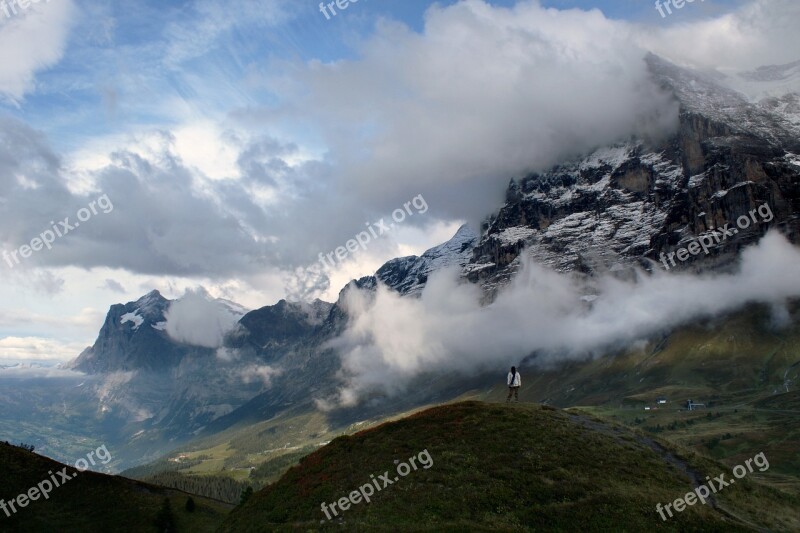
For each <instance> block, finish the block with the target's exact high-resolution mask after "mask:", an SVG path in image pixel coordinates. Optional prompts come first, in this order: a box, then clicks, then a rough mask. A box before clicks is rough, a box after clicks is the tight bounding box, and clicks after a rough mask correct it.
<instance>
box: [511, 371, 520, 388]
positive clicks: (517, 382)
mask: <svg viewBox="0 0 800 533" xmlns="http://www.w3.org/2000/svg"><path fill="white" fill-rule="evenodd" d="M508 386H509V387H521V386H522V378H521V377H520V375H519V370H517V373H516V374H515V375H514V379H513V383H512V379H511V372H509V373H508Z"/></svg>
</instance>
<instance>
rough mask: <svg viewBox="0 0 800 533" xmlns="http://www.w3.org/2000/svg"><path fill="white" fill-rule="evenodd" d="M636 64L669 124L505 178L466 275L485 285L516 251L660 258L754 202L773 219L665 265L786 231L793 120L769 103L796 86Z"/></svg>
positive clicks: (700, 259)
mask: <svg viewBox="0 0 800 533" xmlns="http://www.w3.org/2000/svg"><path fill="white" fill-rule="evenodd" d="M648 63H649V66H650V70H651V72H652V73H653V75H654V76H655V78H656V79H657V80H658V81H659V82H660V83H661V84H662V85H663V86H664V87H665V88H667V89H669V90H671V91H672V93H673V94H674V95H675V98H676V99H677V100H678V102H679V104H680V116H679V127H678V131H677V133H676V134H675V135H674V136H673V137H671V138H670V139H667V140H666V141H662V142H660V143H652V142H646V141H644V140H632V141H630V142H627V143H622V144H619V145H616V146H612V147H604V148H601V149H599V150H597V151H596V152H594V153H592V154H590V155H589V156H587V157H583V158H579V159H576V160H574V161H571V162H568V163H565V164H562V165H559V166H557V167H554V168H552V169H550V170H548V171H546V172H542V173H537V174H531V175H529V176H525V177H524V178H522V179H519V180H514V181H512V183H511V184H510V186H509V188H508V192H507V201H506V204H505V205H504V206H503V207H502V208H501V209H500V210H499V211H498V213H497V214H496V215H494V216H493V217H491V218H490V219H489V221H488V222H487V224H486V225H485V227H484V233H483V235H482V237H481V239H480V242H479V243H478V244H477V246H476V248H475V251H474V255H473V257H472V258H471V259H470V261H469V262H468V264H467V265H466V266H465V267H464V271H463V273H464V276H465V277H466V278H468V279H469V280H470V281H472V282H475V283H481V284H482V285H483V286H484V287H485V288H486V290H487V291H488V292H490V293H491V292H492V291H494V290H496V289H497V287H499V286H501V285H502V284H504V283H505V282H506V281H507V280H508V279H509V278H510V277H511V276H512V275H513V273H514V272H515V271H516V270H517V269H518V268H519V266H520V254H521V253H522V251H523V250H527V253H528V254H530V255H531V256H532V257H533V258H534V259H535V260H536V261H537V262H539V263H542V264H545V265H549V266H550V267H552V268H553V269H556V270H559V271H578V272H583V273H586V274H593V273H597V272H599V271H607V270H611V271H619V270H624V269H626V268H628V267H630V266H631V265H639V266H641V267H643V268H645V269H648V270H650V269H653V268H661V266H660V265H659V264H658V260H659V257H660V255H661V253H668V252H670V251H673V250H674V249H675V248H677V247H682V246H684V245H686V244H687V243H688V242H689V241H690V240H692V239H693V238H694V237H695V236H698V235H700V234H702V233H705V232H707V231H709V230H711V229H713V228H722V227H724V226H725V225H726V224H731V226H733V225H734V224H735V222H736V220H737V219H738V218H739V217H741V216H748V214H749V213H750V212H751V211H752V210H753V209H757V208H758V207H759V206H761V205H763V204H764V203H767V204H768V205H769V206H770V208H771V211H772V213H773V214H774V219H772V220H770V221H768V222H767V221H763V220H759V223H757V224H756V223H754V224H752V225H751V227H750V228H748V230H747V231H740V232H738V233H737V234H736V235H735V236H733V237H731V238H728V239H726V240H725V241H723V242H720V243H718V244H717V243H715V245H714V247H713V250H712V251H711V252H710V253H709V254H708V255H706V254H699V255H697V256H692V257H691V258H690V259H689V260H687V261H686V262H685V263H678V266H677V268H678V269H680V268H690V269H695V270H704V269H708V268H721V267H726V266H729V265H730V264H731V263H732V260H733V259H734V258H735V256H736V253H737V252H738V251H739V250H740V249H741V247H742V246H744V245H747V244H750V243H752V242H754V241H756V240H758V238H760V237H761V236H762V235H763V234H764V233H766V232H767V230H769V229H770V228H773V227H778V228H780V229H781V230H782V231H783V232H784V233H786V234H787V235H788V236H789V238H790V239H791V240H792V241H793V242H797V241H798V237H799V236H800V216H798V213H800V177H799V175H800V157H799V156H798V154H800V128H798V126H797V125H796V124H795V122H794V121H793V120H792V115H791V114H789V115H787V114H786V109H787V106H781V105H778V103H776V102H778V101H780V102H791V101H794V100H795V99H796V98H797V95H796V94H791V95H787V96H784V97H783V98H780V99H775V98H768V99H766V100H764V101H762V102H760V103H751V102H749V101H748V100H747V99H746V98H745V97H744V96H743V95H741V94H739V93H737V92H735V91H733V90H731V89H728V88H726V87H724V86H723V85H721V84H720V83H717V82H716V81H714V80H713V79H710V78H707V77H705V76H703V75H701V74H698V73H694V72H691V71H688V70H684V69H680V68H678V67H675V66H674V65H671V64H669V63H667V62H665V61H663V60H661V59H659V58H657V57H654V56H651V57H649V58H648ZM789 110H791V107H790V106H789ZM670 266H671V265H670ZM671 268H673V267H672V266H671Z"/></svg>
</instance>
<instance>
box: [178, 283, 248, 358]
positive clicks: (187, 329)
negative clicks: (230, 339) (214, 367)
mask: <svg viewBox="0 0 800 533" xmlns="http://www.w3.org/2000/svg"><path fill="white" fill-rule="evenodd" d="M165 315H166V319H167V325H166V332H167V334H168V335H169V336H170V337H171V338H172V339H173V340H176V341H178V342H183V343H186V344H192V345H195V346H203V347H206V348H219V347H220V346H221V345H222V340H223V337H224V336H225V334H226V333H228V332H229V331H231V330H232V329H233V328H234V327H235V326H236V323H237V322H238V321H239V318H241V314H239V313H237V312H234V311H233V310H232V309H231V308H230V307H228V306H226V305H225V304H224V303H222V302H221V301H219V300H215V299H212V298H211V297H210V296H209V295H208V293H207V292H206V290H205V289H203V288H200V289H197V290H187V291H186V294H185V295H184V296H183V297H182V298H180V299H178V300H176V301H174V302H172V304H170V306H169V309H168V310H167V312H166V313H165Z"/></svg>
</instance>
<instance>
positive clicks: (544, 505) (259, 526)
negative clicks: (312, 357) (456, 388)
mask: <svg viewBox="0 0 800 533" xmlns="http://www.w3.org/2000/svg"><path fill="white" fill-rule="evenodd" d="M423 450H427V452H428V454H429V457H430V460H431V461H430V462H432V466H430V468H427V469H426V468H422V467H419V468H417V470H413V469H412V470H411V471H410V473H408V474H407V475H406V477H402V478H400V479H399V480H398V481H394V482H393V483H392V484H391V485H390V486H386V487H385V488H383V489H382V490H381V491H379V492H378V491H376V492H375V494H374V495H373V496H372V499H371V503H369V504H367V503H365V502H364V501H361V502H360V503H359V504H356V505H352V507H350V508H349V509H347V510H346V511H342V510H341V508H340V509H339V511H340V512H339V513H338V517H332V520H331V521H328V520H327V518H326V516H325V514H324V512H323V510H322V508H321V504H322V503H323V502H325V503H327V504H330V503H332V502H337V501H338V500H339V499H340V498H342V497H345V496H347V495H348V494H350V493H351V492H353V491H355V490H358V489H359V487H362V488H363V486H364V485H367V484H369V483H370V482H371V480H372V478H371V477H370V476H371V475H374V476H375V477H376V478H378V477H380V475H381V474H383V473H384V472H385V471H389V477H390V478H391V477H393V476H394V477H399V476H397V473H396V466H395V465H396V464H397V463H396V462H397V461H399V462H409V458H411V457H417V461H416V463H417V465H418V466H419V464H420V462H421V461H422V459H421V458H420V455H419V454H420V452H422V451H423ZM686 455H688V457H685V456H684V455H683V454H682V453H681V452H680V451H668V450H667V448H666V447H665V446H663V445H661V444H658V443H656V442H655V441H653V440H650V439H649V438H648V437H646V436H645V435H644V434H641V433H638V432H634V431H631V430H629V429H626V428H624V427H622V426H613V425H610V424H608V423H606V422H602V421H600V420H599V419H595V418H593V417H591V416H590V415H587V414H585V413H582V412H580V411H575V412H568V411H561V410H556V409H553V408H547V407H539V406H536V405H525V404H519V405H513V404H512V405H510V406H509V405H504V404H487V403H481V402H464V403H458V404H452V405H448V406H441V407H436V408H433V409H429V410H426V411H424V412H421V413H418V414H416V415H413V416H410V417H408V418H405V419H402V420H399V421H396V422H390V423H387V424H384V425H381V426H379V427H377V428H372V429H369V430H366V431H363V432H360V433H357V434H355V435H353V436H347V437H340V438H337V439H335V440H334V441H333V442H332V443H330V444H329V445H328V446H326V447H324V448H322V449H320V450H319V451H317V452H315V453H313V454H311V455H309V456H308V457H306V458H304V459H303V460H302V461H301V463H300V465H299V466H296V467H294V468H292V469H290V470H289V471H288V473H287V474H286V475H285V476H284V477H283V478H281V480H280V481H278V482H277V483H275V484H273V485H270V486H269V487H267V488H266V489H264V490H262V491H261V492H259V493H257V494H255V495H254V496H253V497H252V498H251V499H250V500H249V501H248V502H247V503H246V504H244V505H243V506H241V507H239V508H237V509H235V510H234V511H233V512H232V513H231V515H229V517H228V519H227V520H226V521H225V524H224V526H223V527H222V531H230V532H250V531H252V532H256V531H308V530H316V529H319V528H321V529H323V530H327V529H336V530H341V529H342V527H344V528H346V530H350V531H353V530H355V531H400V530H402V531H544V530H547V531H578V530H583V531H650V530H658V531H679V530H680V531H700V530H703V531H751V530H755V529H756V528H757V527H767V528H770V529H774V530H784V531H788V530H797V529H798V528H800V499H798V498H797V497H796V496H793V495H790V494H787V493H784V492H782V491H780V490H777V489H775V488H772V487H769V486H766V485H764V484H762V483H760V482H759V479H760V478H761V477H763V474H760V473H758V471H756V472H755V473H753V474H750V475H749V476H747V477H745V478H743V479H741V480H738V481H739V482H738V484H736V485H735V486H730V487H727V488H725V489H724V491H722V492H719V493H717V494H716V495H715V502H714V507H712V506H711V505H705V506H700V505H695V506H693V507H688V508H687V509H686V510H685V511H684V512H682V513H679V514H677V515H676V516H675V517H674V518H671V519H669V520H667V521H662V519H661V518H660V517H659V515H658V513H657V512H656V504H658V503H662V504H664V503H669V502H672V501H674V500H675V499H676V498H678V497H682V496H683V495H685V494H686V493H687V492H689V491H690V490H693V488H694V487H693V485H692V482H691V481H690V477H691V476H694V477H695V478H696V479H701V480H702V479H705V476H706V475H713V476H716V475H718V474H720V473H722V472H729V471H730V470H729V469H728V468H727V467H725V466H724V465H722V464H720V463H716V462H713V461H710V460H708V459H704V458H702V457H701V456H698V455H696V454H694V453H691V452H689V453H688V454H686ZM423 458H424V457H423ZM390 481H391V479H390ZM379 483H380V485H379V486H382V485H383V484H384V483H385V482H379ZM364 492H365V493H366V492H369V491H368V490H366V489H364ZM340 505H341V504H340ZM329 514H330V511H329Z"/></svg>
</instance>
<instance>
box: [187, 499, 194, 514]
mask: <svg viewBox="0 0 800 533" xmlns="http://www.w3.org/2000/svg"><path fill="white" fill-rule="evenodd" d="M194 509H195V504H194V498H192V497H191V496H190V497H189V499H188V500H186V512H187V513H193V512H194Z"/></svg>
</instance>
